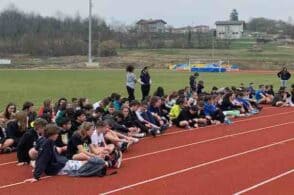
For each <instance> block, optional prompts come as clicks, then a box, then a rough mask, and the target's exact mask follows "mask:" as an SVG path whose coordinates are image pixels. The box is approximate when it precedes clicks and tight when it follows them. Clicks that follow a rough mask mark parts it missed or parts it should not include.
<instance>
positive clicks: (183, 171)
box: [100, 138, 294, 195]
mask: <svg viewBox="0 0 294 195" xmlns="http://www.w3.org/2000/svg"><path fill="white" fill-rule="evenodd" d="M291 141H294V138H290V139H286V140H283V141H279V142H274V143H272V144H269V145H265V146H261V147H258V148H254V149H251V150H247V151H244V152H240V153H236V154H233V155H230V156H226V157H223V158H219V159H216V160H213V161H209V162H205V163H201V164H198V165H195V166H192V167H188V168H185V169H180V170H178V171H174V172H171V173H168V174H165V175H161V176H158V177H153V178H151V179H147V180H143V181H141V182H137V183H134V184H131V185H127V186H124V187H121V188H117V189H114V190H111V191H107V192H103V193H100V195H108V194H112V193H115V192H119V191H123V190H126V189H130V188H133V187H137V186H140V185H143V184H146V183H151V182H154V181H157V180H161V179H165V178H167V177H171V176H174V175H178V174H181V173H185V172H189V171H191V170H193V169H197V168H201V167H205V166H208V165H211V164H215V163H218V162H222V161H225V160H229V159H232V158H236V157H239V156H243V155H246V154H250V153H253V152H257V151H260V150H263V149H267V148H271V147H274V146H277V145H281V144H284V143H287V142H291Z"/></svg>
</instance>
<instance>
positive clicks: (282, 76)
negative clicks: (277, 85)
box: [277, 67, 291, 87]
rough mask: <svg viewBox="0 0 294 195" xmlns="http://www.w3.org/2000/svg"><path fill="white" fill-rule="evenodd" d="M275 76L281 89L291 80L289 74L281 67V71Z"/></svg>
mask: <svg viewBox="0 0 294 195" xmlns="http://www.w3.org/2000/svg"><path fill="white" fill-rule="evenodd" d="M277 76H278V77H279V78H280V80H281V87H287V81H288V80H289V79H290V78H291V74H290V72H288V70H287V68H286V67H283V69H282V70H281V71H280V72H278V74H277Z"/></svg>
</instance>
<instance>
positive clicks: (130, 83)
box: [126, 65, 141, 102]
mask: <svg viewBox="0 0 294 195" xmlns="http://www.w3.org/2000/svg"><path fill="white" fill-rule="evenodd" d="M134 70H135V68H134V66H132V65H129V66H127V68H126V71H127V81H126V86H127V91H128V95H129V97H128V99H129V102H131V101H133V100H135V87H136V83H137V79H136V75H135V73H134ZM139 82H141V81H139Z"/></svg>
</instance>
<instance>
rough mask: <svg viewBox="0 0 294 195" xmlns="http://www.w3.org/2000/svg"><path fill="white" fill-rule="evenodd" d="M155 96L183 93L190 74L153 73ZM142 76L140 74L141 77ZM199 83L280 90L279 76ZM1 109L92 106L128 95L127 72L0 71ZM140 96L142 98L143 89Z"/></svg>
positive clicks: (216, 76) (214, 76) (224, 76)
mask: <svg viewBox="0 0 294 195" xmlns="http://www.w3.org/2000/svg"><path fill="white" fill-rule="evenodd" d="M150 72H151V78H152V89H151V92H152V93H153V92H154V91H155V90H156V88H157V87H158V86H162V87H163V88H164V89H165V93H169V92H172V91H173V90H178V89H181V88H183V87H185V86H187V85H188V78H189V75H190V74H191V73H189V72H173V71H169V70H151V71H150ZM138 75H139V72H137V76H138ZM198 80H203V81H204V83H205V90H207V91H210V89H211V88H212V86H217V87H224V86H239V85H240V83H241V82H243V83H244V84H245V86H247V85H248V83H250V82H254V83H255V87H257V86H258V84H273V85H274V86H275V88H278V87H279V80H278V79H277V77H276V73H275V72H262V73H260V72H251V73H249V72H242V73H205V74H201V75H200V77H199V79H198ZM0 86H1V87H0V94H1V98H0V108H1V109H3V108H4V106H5V105H6V104H7V103H8V102H14V103H16V104H17V105H19V106H20V105H22V103H23V102H24V101H32V102H34V103H35V105H37V106H39V105H41V104H42V102H43V101H44V100H45V99H47V98H51V99H52V100H53V101H54V102H55V101H56V100H57V99H58V98H60V97H67V98H69V99H70V98H72V97H88V98H89V99H90V100H91V102H96V101H98V100H100V99H101V98H104V97H106V96H108V95H110V94H111V93H112V92H118V93H121V94H123V95H126V94H127V93H126V89H125V71H124V70H0ZM136 94H137V97H138V98H141V94H140V87H139V85H137V90H136Z"/></svg>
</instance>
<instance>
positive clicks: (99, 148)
mask: <svg viewBox="0 0 294 195" xmlns="http://www.w3.org/2000/svg"><path fill="white" fill-rule="evenodd" d="M106 132H107V124H106V123H105V122H103V121H97V123H96V128H95V131H94V133H93V134H92V136H91V142H92V144H93V145H94V146H95V150H96V152H97V154H101V155H102V156H111V155H112V153H113V152H114V151H115V145H114V144H107V143H106V141H105V138H104V136H105V134H106ZM120 156H122V154H121V153H120ZM119 161H120V162H121V159H120V160H119ZM120 162H118V163H120Z"/></svg>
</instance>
